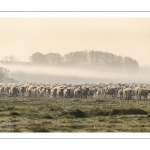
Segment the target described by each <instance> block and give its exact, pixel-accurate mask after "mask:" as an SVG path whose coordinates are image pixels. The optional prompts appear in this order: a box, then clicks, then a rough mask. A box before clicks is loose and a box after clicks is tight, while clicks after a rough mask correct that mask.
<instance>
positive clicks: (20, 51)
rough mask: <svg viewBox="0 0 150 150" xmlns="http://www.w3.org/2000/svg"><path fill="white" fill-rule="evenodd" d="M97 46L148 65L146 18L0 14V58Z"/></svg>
mask: <svg viewBox="0 0 150 150" xmlns="http://www.w3.org/2000/svg"><path fill="white" fill-rule="evenodd" d="M83 50H97V51H103V52H106V51H107V52H110V53H113V54H115V55H122V56H129V57H131V58H133V59H136V60H137V61H138V62H139V64H140V65H146V66H150V18H139V19H138V18H107V19H106V18H0V52H1V53H0V60H1V59H3V58H4V57H5V56H9V55H13V56H15V57H17V58H19V60H20V61H29V57H30V56H31V55H32V54H33V53H35V52H41V53H43V54H47V53H49V52H54V53H60V54H61V55H64V54H66V53H68V52H72V51H83Z"/></svg>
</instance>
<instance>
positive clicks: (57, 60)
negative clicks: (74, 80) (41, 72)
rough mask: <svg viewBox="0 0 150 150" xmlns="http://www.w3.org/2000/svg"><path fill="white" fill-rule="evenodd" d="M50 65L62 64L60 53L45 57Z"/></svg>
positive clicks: (49, 54)
mask: <svg viewBox="0 0 150 150" xmlns="http://www.w3.org/2000/svg"><path fill="white" fill-rule="evenodd" d="M44 56H45V58H46V60H47V62H48V64H52V65H53V64H61V62H62V59H63V58H62V56H61V55H60V54H59V53H48V54H45V55H44Z"/></svg>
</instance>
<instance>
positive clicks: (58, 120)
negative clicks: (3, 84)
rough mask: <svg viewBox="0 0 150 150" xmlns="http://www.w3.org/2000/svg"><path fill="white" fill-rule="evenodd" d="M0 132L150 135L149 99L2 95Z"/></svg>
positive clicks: (0, 97) (0, 98)
mask: <svg viewBox="0 0 150 150" xmlns="http://www.w3.org/2000/svg"><path fill="white" fill-rule="evenodd" d="M0 132H150V100H148V101H144V100H141V101H137V100H131V101H127V100H104V99H101V98H93V99H59V98H55V99H50V98H29V97H20V96H18V97H16V98H13V97H9V96H8V95H1V96H0Z"/></svg>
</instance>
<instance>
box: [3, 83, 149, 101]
mask: <svg viewBox="0 0 150 150" xmlns="http://www.w3.org/2000/svg"><path fill="white" fill-rule="evenodd" d="M149 87H150V85H148V84H147V85H145V84H135V83H132V84H120V83H117V84H112V83H110V84H102V83H100V84H88V83H86V84H80V85H79V84H78V85H75V84H36V83H28V84H25V83H17V84H14V83H13V84H12V83H1V84H0V93H1V94H9V95H10V96H13V97H16V96H18V95H20V96H29V97H49V98H56V97H58V98H81V99H82V98H93V97H95V98H99V97H103V98H105V99H115V98H120V99H126V100H130V99H133V98H136V99H140V100H141V99H144V100H146V99H147V98H148V93H150V88H149Z"/></svg>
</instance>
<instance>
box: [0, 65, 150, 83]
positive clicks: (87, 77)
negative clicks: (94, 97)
mask: <svg viewBox="0 0 150 150" xmlns="http://www.w3.org/2000/svg"><path fill="white" fill-rule="evenodd" d="M0 65H1V67H4V68H7V69H8V70H9V78H13V79H15V80H17V81H19V82H37V83H77V84H79V83H97V84H98V83H110V82H113V83H118V82H120V83H148V82H150V77H149V76H148V72H145V70H139V71H137V72H134V71H128V72H126V71H121V70H116V69H114V70H113V69H112V70H109V71H108V70H105V69H104V68H102V69H99V70H98V69H96V68H95V69H86V68H79V67H78V68H77V67H74V68H71V67H60V66H37V65H15V64H12V65H7V64H0Z"/></svg>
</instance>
